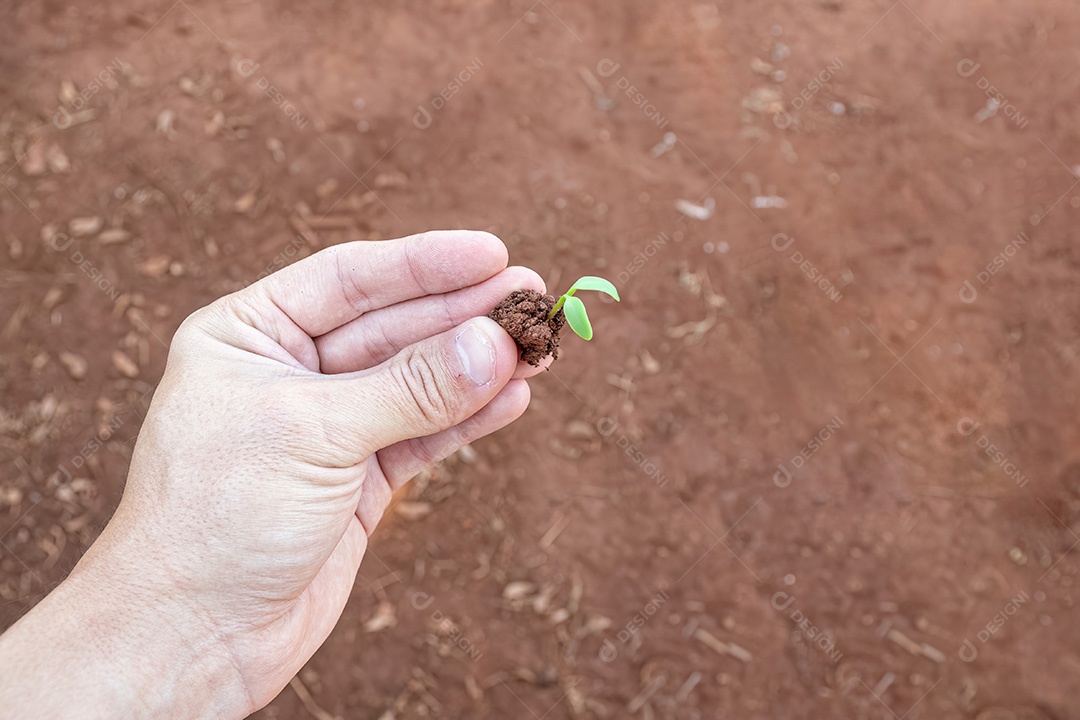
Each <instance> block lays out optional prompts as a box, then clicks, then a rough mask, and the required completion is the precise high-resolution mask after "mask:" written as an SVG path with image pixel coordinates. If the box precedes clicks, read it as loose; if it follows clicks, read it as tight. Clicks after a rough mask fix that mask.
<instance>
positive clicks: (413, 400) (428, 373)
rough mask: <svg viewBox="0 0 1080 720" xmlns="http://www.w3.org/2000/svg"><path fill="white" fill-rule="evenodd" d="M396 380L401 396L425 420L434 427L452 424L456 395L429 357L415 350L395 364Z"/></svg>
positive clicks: (456, 407) (456, 406)
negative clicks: (442, 379) (447, 385)
mask: <svg viewBox="0 0 1080 720" xmlns="http://www.w3.org/2000/svg"><path fill="white" fill-rule="evenodd" d="M394 375H395V380H396V382H397V384H398V386H399V388H400V390H401V395H402V396H403V397H404V398H405V399H406V402H408V403H409V404H410V405H411V406H412V407H413V408H415V410H416V411H417V412H419V413H420V415H421V416H423V418H424V420H426V421H427V422H428V423H430V424H431V425H434V426H446V425H450V424H452V423H453V421H454V419H455V417H456V415H457V410H458V403H457V402H455V400H454V394H453V393H452V392H451V391H450V390H449V389H448V388H446V387H444V385H443V383H442V382H440V373H439V372H438V370H437V369H436V367H435V365H434V364H433V363H432V361H431V360H430V359H428V358H427V357H426V356H425V355H423V354H422V353H420V352H418V351H412V352H410V353H409V355H408V357H406V358H405V359H404V362H400V363H397V364H396V365H395V372H394Z"/></svg>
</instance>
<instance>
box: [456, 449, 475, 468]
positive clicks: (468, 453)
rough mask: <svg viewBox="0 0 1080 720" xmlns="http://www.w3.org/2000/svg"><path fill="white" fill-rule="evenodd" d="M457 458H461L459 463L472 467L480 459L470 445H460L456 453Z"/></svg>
mask: <svg viewBox="0 0 1080 720" xmlns="http://www.w3.org/2000/svg"><path fill="white" fill-rule="evenodd" d="M457 454H458V457H459V458H461V462H463V463H466V464H468V465H472V464H473V463H475V462H476V461H477V460H479V459H480V455H479V453H477V452H476V448H474V447H473V446H472V445H462V446H461V447H460V448H458V451H457Z"/></svg>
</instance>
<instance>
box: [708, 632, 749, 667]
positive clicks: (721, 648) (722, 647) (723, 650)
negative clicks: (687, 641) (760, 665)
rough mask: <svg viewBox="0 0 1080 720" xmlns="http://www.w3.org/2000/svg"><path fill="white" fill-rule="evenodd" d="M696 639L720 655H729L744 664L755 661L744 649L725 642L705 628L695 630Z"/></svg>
mask: <svg viewBox="0 0 1080 720" xmlns="http://www.w3.org/2000/svg"><path fill="white" fill-rule="evenodd" d="M694 638H695V639H697V640H699V641H700V642H701V643H703V644H704V645H707V646H708V647H709V648H710V649H712V650H715V651H716V652H717V653H719V654H720V655H729V656H731V657H733V658H735V659H736V660H741V661H742V662H750V661H751V660H753V656H751V655H750V653H749V652H747V651H746V650H744V649H743V648H741V647H739V646H738V645H736V644H734V643H726V642H724V641H723V640H721V639H720V638H718V637H716V636H714V635H713V634H712V633H710V632H709V631H708V630H706V629H704V628H698V629H697V630H694Z"/></svg>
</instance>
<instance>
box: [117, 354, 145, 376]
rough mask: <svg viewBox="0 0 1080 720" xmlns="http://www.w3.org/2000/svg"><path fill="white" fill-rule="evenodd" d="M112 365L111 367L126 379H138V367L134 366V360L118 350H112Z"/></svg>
mask: <svg viewBox="0 0 1080 720" xmlns="http://www.w3.org/2000/svg"><path fill="white" fill-rule="evenodd" d="M112 364H113V367H114V368H116V369H117V370H118V371H119V372H120V374H121V375H123V376H124V377H126V378H130V379H132V380H134V379H135V378H137V377H139V366H138V365H136V364H135V361H134V360H132V359H131V358H129V357H128V356H127V355H125V354H124V353H123V352H121V351H119V350H113V353H112Z"/></svg>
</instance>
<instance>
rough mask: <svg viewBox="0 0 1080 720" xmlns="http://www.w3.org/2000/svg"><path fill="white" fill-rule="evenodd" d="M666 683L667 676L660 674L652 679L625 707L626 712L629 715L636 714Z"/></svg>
mask: <svg viewBox="0 0 1080 720" xmlns="http://www.w3.org/2000/svg"><path fill="white" fill-rule="evenodd" d="M666 682H667V675H664V674H663V673H660V674H659V675H657V676H656V677H654V678H653V679H652V680H651V681H650V682H649V684H648V685H646V686H645V687H644V688H642V689H641V692H639V693H638V694H637V696H636V697H635V698H634V699H633V700H631V701H630V702H629V703H628V704H627V705H626V710H627V712H629V713H630V714H633V713H636V712H637V711H638V710H640V709H641V708H642V707H643V706H644V705H645V703H647V702H649V699H650V698H652V696H653V695H655V694H656V693H657V692H658V691H659V690H660V688H662V687H664V683H666Z"/></svg>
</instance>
